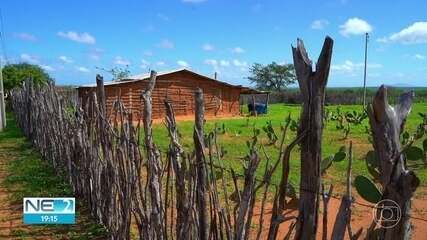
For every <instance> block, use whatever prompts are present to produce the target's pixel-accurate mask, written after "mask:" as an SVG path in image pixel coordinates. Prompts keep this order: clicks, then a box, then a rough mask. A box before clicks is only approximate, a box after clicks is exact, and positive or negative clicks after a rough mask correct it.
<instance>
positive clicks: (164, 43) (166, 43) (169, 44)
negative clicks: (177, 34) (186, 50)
mask: <svg viewBox="0 0 427 240" xmlns="http://www.w3.org/2000/svg"><path fill="white" fill-rule="evenodd" d="M157 46H158V47H160V48H165V49H172V48H174V47H175V45H174V44H173V42H172V41H170V40H169V39H163V40H162V41H161V42H160V43H159V44H157Z"/></svg>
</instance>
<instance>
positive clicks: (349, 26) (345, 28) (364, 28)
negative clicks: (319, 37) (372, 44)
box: [340, 17, 372, 37]
mask: <svg viewBox="0 0 427 240" xmlns="http://www.w3.org/2000/svg"><path fill="white" fill-rule="evenodd" d="M340 29H341V30H340V33H341V35H343V36H345V37H349V36H350V35H361V34H365V33H370V32H372V26H371V25H369V23H368V22H366V21H365V20H363V19H360V18H357V17H355V18H350V19H348V20H347V21H346V22H345V23H344V24H343V25H341V26H340Z"/></svg>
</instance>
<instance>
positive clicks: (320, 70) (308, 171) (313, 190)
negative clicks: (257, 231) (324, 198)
mask: <svg viewBox="0 0 427 240" xmlns="http://www.w3.org/2000/svg"><path fill="white" fill-rule="evenodd" d="M332 47H333V40H332V38H330V37H326V39H325V42H324V44H323V48H322V52H321V53H320V56H319V59H318V62H317V64H316V71H313V70H312V62H311V60H310V59H309V58H308V55H307V52H306V50H305V47H304V43H303V41H302V40H300V39H298V41H297V47H296V48H294V47H292V53H293V58H294V66H295V73H296V76H297V79H298V83H299V88H300V91H301V94H302V97H303V106H302V112H301V118H300V126H299V129H298V133H299V134H301V133H303V132H305V131H307V136H306V137H305V138H304V139H302V141H301V182H300V190H301V192H300V202H299V216H298V221H297V226H296V235H295V239H313V240H314V239H315V237H316V230H317V219H318V210H319V191H320V161H321V157H322V155H321V153H322V151H321V145H322V129H323V111H324V100H325V87H326V84H327V81H328V75H329V68H330V64H331V57H332Z"/></svg>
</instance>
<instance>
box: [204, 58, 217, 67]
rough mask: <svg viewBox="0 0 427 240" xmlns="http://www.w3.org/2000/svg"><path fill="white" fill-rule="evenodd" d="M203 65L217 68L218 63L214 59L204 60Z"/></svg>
mask: <svg viewBox="0 0 427 240" xmlns="http://www.w3.org/2000/svg"><path fill="white" fill-rule="evenodd" d="M204 63H205V64H206V65H211V66H218V61H217V60H215V59H206V60H205V61H204Z"/></svg>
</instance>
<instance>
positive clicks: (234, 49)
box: [231, 47, 245, 53]
mask: <svg viewBox="0 0 427 240" xmlns="http://www.w3.org/2000/svg"><path fill="white" fill-rule="evenodd" d="M231 52H232V53H244V52H245V50H244V49H243V48H241V47H235V48H233V49H231Z"/></svg>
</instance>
